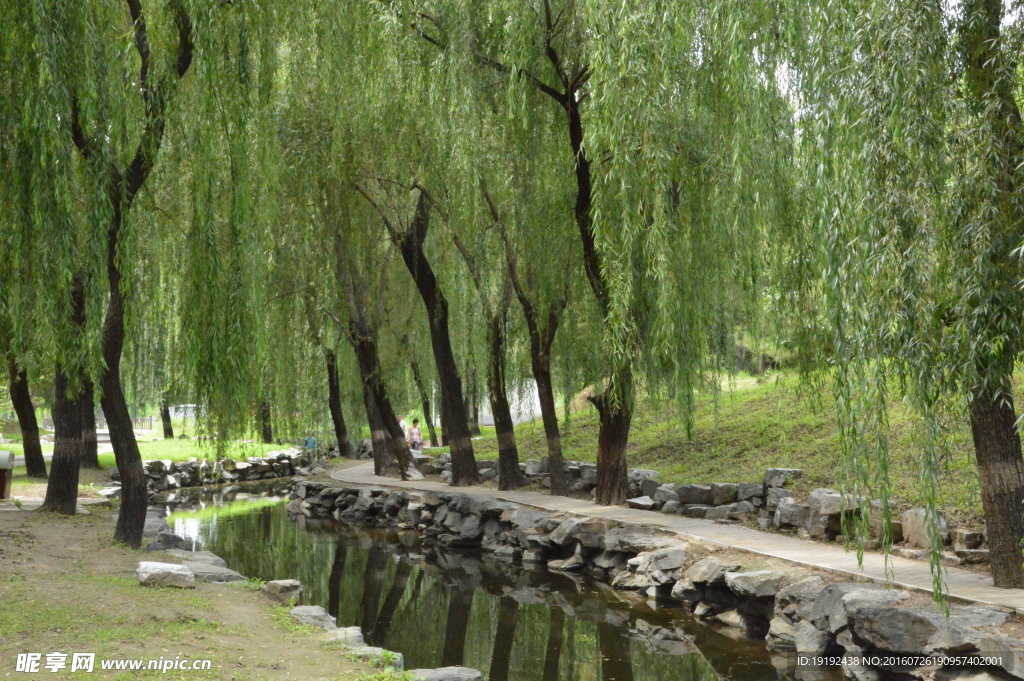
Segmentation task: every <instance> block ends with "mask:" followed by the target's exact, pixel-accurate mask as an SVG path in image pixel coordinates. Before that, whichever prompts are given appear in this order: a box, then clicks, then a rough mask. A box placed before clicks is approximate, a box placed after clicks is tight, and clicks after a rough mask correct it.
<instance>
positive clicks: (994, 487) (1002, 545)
mask: <svg viewBox="0 0 1024 681" xmlns="http://www.w3.org/2000/svg"><path fill="white" fill-rule="evenodd" d="M1016 421H1017V414H1016V410H1015V409H1014V406H1013V400H1012V398H1011V397H1009V396H1006V397H1004V398H1003V399H1002V400H996V399H993V398H992V397H991V396H989V395H978V396H975V398H974V400H973V401H972V402H971V434H972V435H973V436H974V455H975V457H976V459H977V464H978V478H979V480H980V482H981V501H982V506H983V507H984V509H985V527H986V530H987V532H986V536H987V539H988V546H989V552H990V553H989V555H990V558H991V562H992V579H993V581H994V582H995V585H996V586H999V587H1004V588H1015V589H1019V588H1022V587H1024V568H1022V563H1024V559H1022V557H1021V542H1022V541H1024V457H1022V455H1021V444H1020V434H1019V433H1018V432H1017V427H1016V425H1015V424H1016Z"/></svg>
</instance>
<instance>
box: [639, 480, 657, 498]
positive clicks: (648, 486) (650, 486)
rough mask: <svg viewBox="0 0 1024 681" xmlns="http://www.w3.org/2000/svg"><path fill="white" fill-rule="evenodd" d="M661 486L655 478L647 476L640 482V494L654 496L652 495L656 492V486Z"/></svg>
mask: <svg viewBox="0 0 1024 681" xmlns="http://www.w3.org/2000/svg"><path fill="white" fill-rule="evenodd" d="M659 487H661V483H660V482H658V481H657V480H652V479H650V478H648V479H647V480H644V481H643V482H642V483H640V496H644V497H650V498H652V499H653V498H654V495H655V494H657V493H658V488H659Z"/></svg>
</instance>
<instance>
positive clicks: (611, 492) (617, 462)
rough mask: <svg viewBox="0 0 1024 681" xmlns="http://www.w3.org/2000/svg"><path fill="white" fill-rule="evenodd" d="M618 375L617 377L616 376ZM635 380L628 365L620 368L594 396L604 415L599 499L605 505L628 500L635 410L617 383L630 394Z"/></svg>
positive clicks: (599, 442)
mask: <svg viewBox="0 0 1024 681" xmlns="http://www.w3.org/2000/svg"><path fill="white" fill-rule="evenodd" d="M616 378H617V379H618V381H615V380H614V379H616ZM631 383H632V372H631V371H630V369H629V368H628V367H627V368H625V369H620V370H618V371H617V372H616V374H615V376H614V377H613V381H611V382H610V383H609V384H608V387H607V388H606V389H605V391H604V392H603V393H602V394H601V395H598V396H596V397H593V398H591V402H593V404H594V406H595V407H597V413H598V416H599V418H600V427H599V428H598V431H597V495H596V498H595V502H596V503H598V504H601V505H603V506H613V505H615V504H621V503H623V502H624V501H625V500H626V492H627V489H628V487H627V486H628V482H629V475H628V472H627V469H626V444H627V443H628V442H629V426H630V424H631V422H632V420H633V411H632V409H631V408H630V405H629V404H627V403H626V398H623V397H621V395H622V393H618V395H619V397H618V399H616V393H615V390H616V385H617V384H618V385H622V386H624V387H625V390H623V392H625V393H626V394H627V395H631V394H632V393H631V392H629V388H630V386H631Z"/></svg>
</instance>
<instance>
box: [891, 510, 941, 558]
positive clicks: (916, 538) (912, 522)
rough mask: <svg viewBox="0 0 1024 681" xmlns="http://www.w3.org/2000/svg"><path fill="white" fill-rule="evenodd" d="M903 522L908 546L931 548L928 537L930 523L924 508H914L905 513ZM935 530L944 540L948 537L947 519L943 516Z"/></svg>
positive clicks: (939, 518)
mask: <svg viewBox="0 0 1024 681" xmlns="http://www.w3.org/2000/svg"><path fill="white" fill-rule="evenodd" d="M901 520H902V522H903V536H904V538H905V539H906V540H907V544H909V545H910V546H916V547H917V548H919V549H927V548H930V547H931V545H932V543H931V539H930V538H929V537H928V522H927V519H926V514H925V510H924V509H923V508H912V509H910V510H909V511H905V512H904V513H903V517H902V519H901ZM935 530H936V531H937V532H938V533H939V535H940V536H941V537H943V539H944V538H945V537H946V536H947V535H948V532H947V529H946V519H945V518H944V517H942V515H941V514H940V515H939V517H938V520H937V522H936V527H935Z"/></svg>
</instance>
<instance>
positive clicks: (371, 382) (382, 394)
mask: <svg viewBox="0 0 1024 681" xmlns="http://www.w3.org/2000/svg"><path fill="white" fill-rule="evenodd" d="M357 326H363V328H361V329H360V328H356V327H357ZM350 338H351V341H352V348H353V349H354V350H355V353H356V360H357V361H358V362H359V371H360V374H361V375H362V377H363V385H364V386H365V389H366V390H367V391H369V395H370V397H371V399H373V401H374V404H375V406H376V408H377V416H378V419H379V425H380V426H382V427H383V428H384V430H385V432H387V434H388V437H389V438H390V440H391V446H392V447H393V448H394V455H395V460H396V461H397V462H398V472H399V474H400V475H401V477H402V480H407V479H408V475H407V471H409V470H410V469H411V468H412V467H413V461H412V452H411V451H410V450H409V441H408V440H406V438H405V433H404V432H403V431H402V427H401V426H400V425H398V417H397V416H396V415H395V410H394V408H393V407H392V406H391V398H390V397H388V391H387V387H386V386H385V385H384V379H383V370H382V368H381V364H380V356H379V355H378V354H377V343H376V338H375V334H373V333H372V332H371V331H370V330H369V329H368V328H366V327H365V325H361V324H357V323H355V322H354V323H353V330H352V332H351V335H350ZM378 475H382V474H381V473H378Z"/></svg>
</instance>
